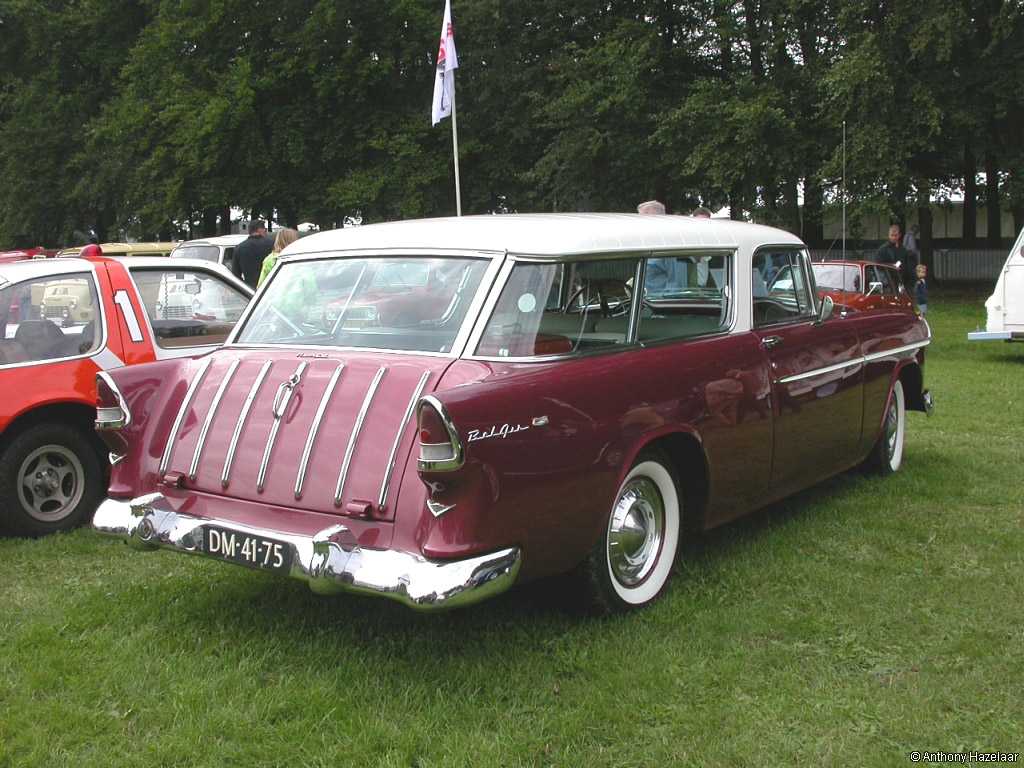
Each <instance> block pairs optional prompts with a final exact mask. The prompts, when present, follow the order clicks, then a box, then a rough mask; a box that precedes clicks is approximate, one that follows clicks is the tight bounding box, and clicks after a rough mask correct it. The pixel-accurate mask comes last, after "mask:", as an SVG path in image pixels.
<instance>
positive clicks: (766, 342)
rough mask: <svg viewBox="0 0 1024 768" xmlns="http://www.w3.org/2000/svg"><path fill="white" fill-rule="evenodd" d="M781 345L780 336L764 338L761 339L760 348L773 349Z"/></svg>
mask: <svg viewBox="0 0 1024 768" xmlns="http://www.w3.org/2000/svg"><path fill="white" fill-rule="evenodd" d="M781 343H782V337H781V336H765V337H764V338H763V339H761V346H762V347H764V348H765V349H773V348H775V347H777V346H778V345H779V344H781Z"/></svg>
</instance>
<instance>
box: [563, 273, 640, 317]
mask: <svg viewBox="0 0 1024 768" xmlns="http://www.w3.org/2000/svg"><path fill="white" fill-rule="evenodd" d="M612 286H615V287H618V288H621V289H622V293H623V294H624V295H625V297H626V299H628V300H631V299H632V297H633V292H632V290H631V289H630V286H629V283H627V282H626V281H625V280H620V279H619V278H617V277H607V278H602V279H601V280H594V281H592V282H588V283H585V284H584V285H581V286H580V287H579V288H577V289H576V290H575V291H573V292H572V294H570V296H569V300H568V301H566V302H565V306H564V307H563V308H562V314H563V315H567V314H569V309H570V308H571V307H572V305H573V304H574V303H575V301H576V300H577V299H580V298H582V297H583V293H584V291H587V292H588V295H587V296H586V297H585V298H588V299H589V298H590V292H591V291H594V292H596V293H597V300H598V301H599V302H600V304H601V314H602V316H604V317H619V316H621V315H624V314H627V313H628V312H629V301H626V302H620V303H619V305H618V306H616V307H615V309H614V310H613V309H612V308H611V307H610V306H609V304H608V298H607V297H606V296H605V291H606V290H607V289H608V288H609V287H612ZM589 303H590V302H589V301H587V302H586V303H584V304H583V307H586V306H587V304H589Z"/></svg>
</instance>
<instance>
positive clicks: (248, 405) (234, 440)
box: [220, 360, 274, 488]
mask: <svg viewBox="0 0 1024 768" xmlns="http://www.w3.org/2000/svg"><path fill="white" fill-rule="evenodd" d="M273 365H274V363H273V362H272V361H271V360H267V361H265V362H264V363H263V367H262V368H260V372H259V373H258V374H256V380H255V381H253V383H252V386H251V387H249V394H248V395H246V398H245V402H244V403H243V404H242V411H241V412H240V413H239V414H238V421H236V422H235V431H234V432H232V433H231V442H230V443H228V453H227V456H225V457H224V469H223V470H222V471H221V474H220V485H221V488H227V487H228V478H229V477H230V476H231V465H232V464H233V463H234V461H235V449H236V448H237V447H238V438H239V436H240V435H241V434H242V427H243V426H244V425H245V420H246V418H247V417H248V416H249V411H250V410H251V409H252V404H253V401H255V400H256V395H257V394H258V393H259V391H260V387H261V386H262V385H263V380H264V379H265V378H267V373H268V372H269V371H270V369H271V367H272V366H273Z"/></svg>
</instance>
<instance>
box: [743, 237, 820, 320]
mask: <svg viewBox="0 0 1024 768" xmlns="http://www.w3.org/2000/svg"><path fill="white" fill-rule="evenodd" d="M762 251H786V252H787V253H796V254H797V256H798V257H799V261H800V271H801V272H803V275H804V285H806V286H807V290H808V291H809V292H810V311H809V312H806V313H802V314H799V315H795V316H793V317H788V318H786V319H785V320H776V321H775V322H772V323H762V324H759V323H758V322H757V318H756V317H755V315H754V291H753V288H751V290H750V329H751V330H752V331H759V330H761V329H762V328H778V327H780V326H784V325H797V324H799V323H808V322H814V321H815V320H817V318H818V314H819V311H820V308H819V306H818V290H817V284H816V283H815V282H814V270H813V269H811V266H810V264H811V258H810V253H809V252H808V250H807V246H805V245H796V244H794V243H788V244H784V245H768V244H766V245H759V246H758V247H757V248H755V249H754V252H753V253H751V254H750V270H751V274H753V270H754V261H755V260H756V259H757V256H758V254H759V253H761V252H762Z"/></svg>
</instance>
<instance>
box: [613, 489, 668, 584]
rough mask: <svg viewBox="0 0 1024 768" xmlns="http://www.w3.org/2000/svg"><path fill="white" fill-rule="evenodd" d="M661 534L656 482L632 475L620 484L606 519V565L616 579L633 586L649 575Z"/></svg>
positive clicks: (661, 515) (661, 504)
mask: <svg viewBox="0 0 1024 768" xmlns="http://www.w3.org/2000/svg"><path fill="white" fill-rule="evenodd" d="M664 535H665V502H664V500H663V499H662V497H661V492H660V491H659V490H658V486H657V484H656V483H655V482H654V481H653V480H651V479H650V478H647V477H635V478H633V479H632V480H630V481H629V482H628V483H626V485H625V486H624V487H623V489H622V492H621V493H620V494H619V498H618V499H617V500H616V502H615V507H614V508H613V509H612V514H611V518H610V519H609V521H608V564H609V566H610V567H611V573H612V575H613V576H614V577H615V579H616V581H618V582H619V583H620V584H622V585H623V586H624V587H634V586H636V585H637V584H640V583H641V582H643V580H644V579H646V578H647V576H648V575H649V574H650V572H651V570H652V569H653V568H654V566H655V564H656V563H657V562H658V556H659V555H660V553H661V544H662V541H663V539H664Z"/></svg>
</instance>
